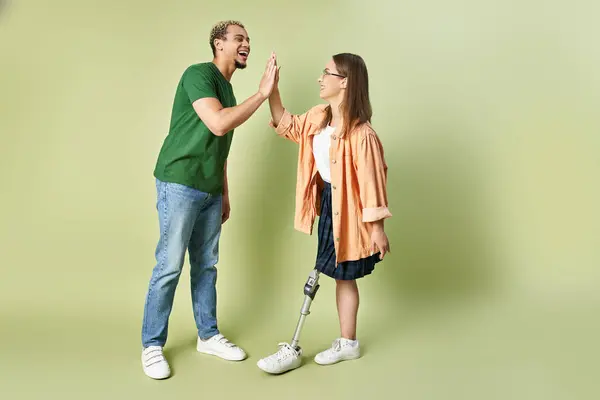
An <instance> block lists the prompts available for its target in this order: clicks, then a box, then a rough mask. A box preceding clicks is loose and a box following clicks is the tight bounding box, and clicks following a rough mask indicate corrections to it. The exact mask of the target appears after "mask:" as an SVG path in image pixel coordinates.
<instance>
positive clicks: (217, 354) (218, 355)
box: [196, 347, 248, 361]
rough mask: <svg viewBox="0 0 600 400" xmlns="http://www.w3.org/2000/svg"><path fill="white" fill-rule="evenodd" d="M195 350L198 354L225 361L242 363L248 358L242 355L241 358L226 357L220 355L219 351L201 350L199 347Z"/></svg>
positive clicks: (223, 354)
mask: <svg viewBox="0 0 600 400" xmlns="http://www.w3.org/2000/svg"><path fill="white" fill-rule="evenodd" d="M196 350H197V351H198V353H203V354H208V355H211V356H216V357H219V358H222V359H223V360H227V361H242V360H245V359H246V358H247V357H248V355H247V354H242V355H241V356H237V357H236V356H230V355H228V354H226V353H222V352H220V351H214V350H208V349H203V348H200V347H196Z"/></svg>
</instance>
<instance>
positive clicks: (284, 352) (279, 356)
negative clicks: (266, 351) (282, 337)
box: [267, 343, 298, 362]
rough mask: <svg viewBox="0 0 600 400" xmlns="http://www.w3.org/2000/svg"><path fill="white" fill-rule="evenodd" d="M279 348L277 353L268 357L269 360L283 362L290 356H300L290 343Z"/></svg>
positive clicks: (282, 344) (280, 344)
mask: <svg viewBox="0 0 600 400" xmlns="http://www.w3.org/2000/svg"><path fill="white" fill-rule="evenodd" d="M278 346H279V350H278V351H277V353H275V354H272V355H270V356H269V357H267V360H269V361H277V362H281V361H283V360H285V359H287V358H289V357H290V356H291V357H295V356H297V355H298V352H297V351H296V350H295V349H294V348H293V347H292V346H291V345H290V344H289V343H279V344H278Z"/></svg>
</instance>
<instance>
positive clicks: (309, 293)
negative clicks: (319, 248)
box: [257, 269, 319, 374]
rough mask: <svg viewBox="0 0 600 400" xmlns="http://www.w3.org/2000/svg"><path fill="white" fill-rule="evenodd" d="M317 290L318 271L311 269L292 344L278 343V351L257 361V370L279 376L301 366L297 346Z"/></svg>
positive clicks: (300, 351) (300, 352)
mask: <svg viewBox="0 0 600 400" xmlns="http://www.w3.org/2000/svg"><path fill="white" fill-rule="evenodd" d="M317 290H319V271H317V270H316V269H313V270H312V271H311V273H310V274H309V275H308V279H307V280H306V283H305V284H304V303H302V308H301V309H300V319H298V324H297V325H296V330H295V331H294V337H293V338H292V343H291V344H289V343H279V350H278V351H277V352H276V353H275V354H272V355H270V356H268V357H265V358H263V359H261V360H259V361H258V363H257V365H258V368H260V369H262V370H263V371H265V372H268V373H270V374H281V373H284V372H287V371H289V370H292V369H295V368H298V367H299V366H300V365H301V364H302V357H301V356H302V349H301V348H300V346H299V345H298V343H299V342H300V333H301V332H302V328H303V326H304V322H305V320H306V317H307V316H308V315H309V314H310V305H311V303H312V301H313V300H314V299H315V295H316V294H317Z"/></svg>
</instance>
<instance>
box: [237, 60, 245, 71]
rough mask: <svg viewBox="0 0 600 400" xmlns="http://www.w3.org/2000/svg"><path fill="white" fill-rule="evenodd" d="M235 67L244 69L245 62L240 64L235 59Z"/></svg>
mask: <svg viewBox="0 0 600 400" xmlns="http://www.w3.org/2000/svg"><path fill="white" fill-rule="evenodd" d="M235 67H236V68H237V69H244V68H246V64H242V63H241V62H239V61H238V60H235Z"/></svg>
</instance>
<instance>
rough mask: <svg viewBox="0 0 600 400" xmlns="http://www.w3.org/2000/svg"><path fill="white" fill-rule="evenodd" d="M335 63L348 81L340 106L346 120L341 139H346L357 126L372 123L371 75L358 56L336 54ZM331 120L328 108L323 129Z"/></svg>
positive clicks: (328, 107)
mask: <svg viewBox="0 0 600 400" xmlns="http://www.w3.org/2000/svg"><path fill="white" fill-rule="evenodd" d="M333 62H334V63H335V66H336V68H337V70H338V73H339V74H340V75H343V76H345V77H346V79H347V80H348V82H347V84H346V93H345V95H344V100H343V101H342V104H341V106H340V107H341V112H342V117H343V120H344V124H343V126H342V130H341V131H340V137H344V136H346V134H348V133H349V132H350V131H351V130H352V128H354V127H355V126H357V125H361V124H364V123H366V122H371V117H372V115H373V110H372V109H371V101H370V100H369V73H368V72H367V66H366V64H365V61H364V60H363V59H362V57H361V56H358V55H356V54H351V53H340V54H336V55H335V56H333ZM331 118H332V113H331V106H327V108H325V119H324V120H323V122H322V123H321V129H323V128H325V127H326V126H327V125H329V123H330V122H331Z"/></svg>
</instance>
